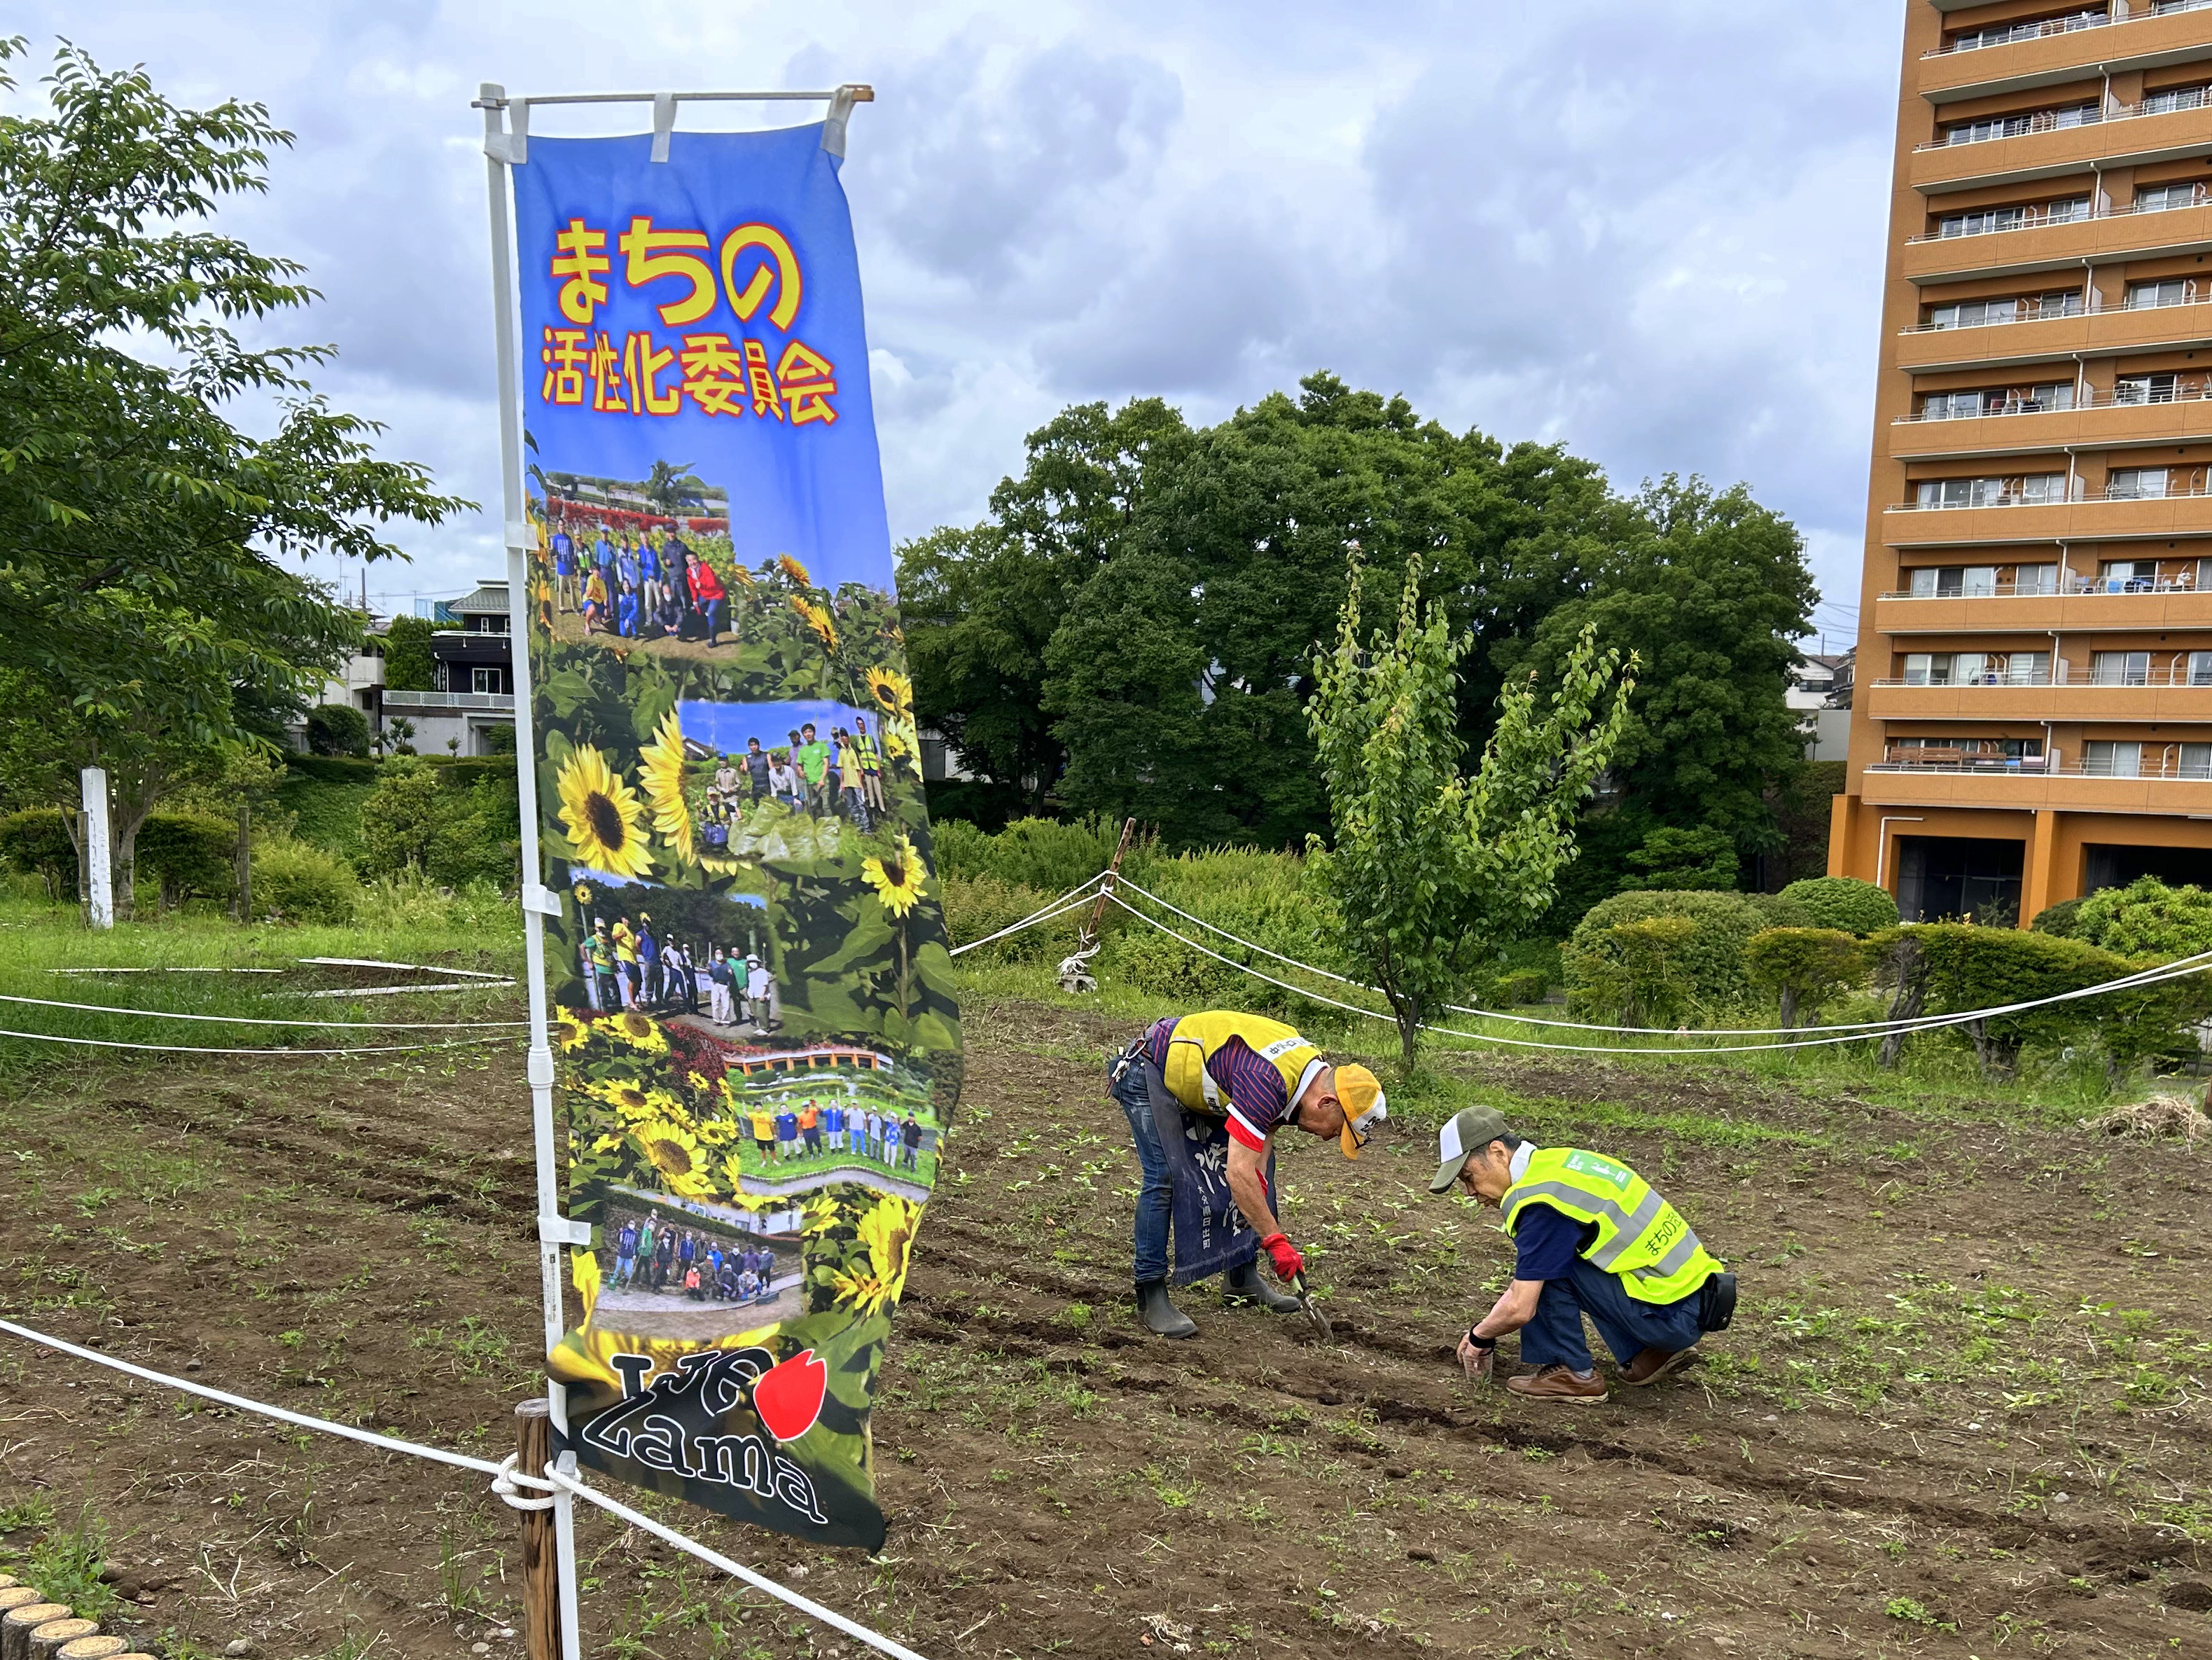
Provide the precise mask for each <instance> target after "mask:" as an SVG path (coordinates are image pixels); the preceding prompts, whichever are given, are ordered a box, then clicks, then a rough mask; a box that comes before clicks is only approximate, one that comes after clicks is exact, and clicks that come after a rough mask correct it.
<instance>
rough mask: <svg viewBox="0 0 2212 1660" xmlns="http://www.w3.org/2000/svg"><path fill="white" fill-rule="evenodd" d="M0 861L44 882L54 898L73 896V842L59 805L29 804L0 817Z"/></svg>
mask: <svg viewBox="0 0 2212 1660" xmlns="http://www.w3.org/2000/svg"><path fill="white" fill-rule="evenodd" d="M0 860H6V861H7V863H8V867H9V869H10V870H19V871H24V872H27V873H30V874H32V875H34V876H37V877H38V878H40V879H41V880H42V881H44V882H45V883H46V892H47V894H48V896H49V897H52V898H55V899H74V898H76V842H72V841H70V833H69V824H68V822H67V821H66V820H65V819H64V818H63V817H62V812H61V809H60V808H59V807H31V808H27V809H26V810H25V811H24V812H11V813H9V814H8V815H7V817H5V818H0Z"/></svg>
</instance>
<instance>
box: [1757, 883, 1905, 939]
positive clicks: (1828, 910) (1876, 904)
mask: <svg viewBox="0 0 2212 1660" xmlns="http://www.w3.org/2000/svg"><path fill="white" fill-rule="evenodd" d="M1782 897H1783V898H1784V899H1789V900H1794V901H1795V902H1796V903H1797V904H1799V905H1801V906H1802V907H1803V908H1804V909H1805V912H1806V914H1807V915H1808V916H1809V917H1810V918H1811V919H1812V921H1811V924H1810V925H1811V926H1812V927H1817V928H1841V929H1842V930H1843V931H1844V933H1856V934H1857V935H1859V936H1860V937H1862V938H1864V937H1865V936H1866V935H1868V934H1870V933H1880V932H1881V930H1882V929H1884V928H1893V927H1896V926H1897V901H1896V900H1894V899H1893V898H1892V897H1890V896H1889V893H1888V891H1887V890H1886V889H1883V888H1879V887H1876V886H1875V885H1874V884H1873V883H1871V882H1862V881H1861V880H1859V879H1858V878H1857V877H1856V876H1808V877H1807V878H1806V879H1804V880H1802V881H1801V882H1792V883H1791V884H1790V885H1789V886H1788V887H1786V888H1784V889H1783V890H1782Z"/></svg>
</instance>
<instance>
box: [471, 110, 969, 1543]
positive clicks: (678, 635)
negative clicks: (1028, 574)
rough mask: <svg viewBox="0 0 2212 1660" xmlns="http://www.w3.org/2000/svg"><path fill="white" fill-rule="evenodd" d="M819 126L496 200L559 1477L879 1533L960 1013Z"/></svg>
mask: <svg viewBox="0 0 2212 1660" xmlns="http://www.w3.org/2000/svg"><path fill="white" fill-rule="evenodd" d="M822 140H823V127H822V126H821V125H811V126H805V127H796V128H790V129H786V130H783V131H772V132H752V133H682V132H679V133H673V134H671V135H670V136H669V147H668V159H667V160H666V161H659V162H656V161H653V159H652V150H653V140H652V139H651V138H649V137H634V138H628V137H626V138H594V139H578V138H570V139H559V138H542V137H532V139H531V140H530V141H529V146H528V153H527V160H526V161H524V162H522V163H519V164H517V165H516V166H514V167H513V168H512V170H511V176H512V177H513V185H514V195H515V204H516V226H517V229H516V239H515V240H516V258H517V261H518V267H519V275H520V292H521V313H522V347H523V360H522V361H523V369H524V373H523V376H522V387H521V391H522V402H523V412H524V428H525V436H524V451H525V462H526V467H525V471H526V479H527V490H528V512H529V516H530V520H531V532H532V534H531V540H532V544H533V545H532V549H531V553H530V578H529V581H530V594H529V612H530V617H531V629H530V661H531V684H530V686H529V688H528V695H529V696H530V697H531V699H532V705H531V707H532V721H533V724H534V733H535V738H536V742H537V744H538V754H537V756H536V757H535V761H536V765H537V768H538V800H539V802H540V804H541V811H542V814H543V818H544V822H543V824H542V825H541V826H540V835H541V837H542V845H543V848H544V860H545V863H546V865H547V866H548V868H547V870H546V873H545V880H546V881H547V883H548V885H550V886H551V887H553V888H554V889H555V890H556V891H557V892H559V893H560V894H561V895H562V916H561V917H560V918H559V919H558V921H554V922H550V924H549V928H548V943H547V953H548V958H549V968H548V981H549V986H550V991H551V994H552V998H553V1002H554V1005H555V1010H554V1012H555V1021H556V1040H555V1050H556V1102H557V1104H558V1107H559V1110H560V1111H561V1112H562V1116H563V1118H564V1121H565V1126H566V1130H567V1135H568V1154H569V1171H570V1176H569V1189H568V1210H569V1213H570V1215H571V1216H572V1217H574V1218H576V1219H580V1220H583V1221H586V1222H589V1223H590V1224H591V1225H592V1244H591V1245H590V1247H588V1248H576V1249H574V1250H572V1253H571V1268H572V1277H573V1279H574V1283H575V1286H576V1290H577V1292H578V1293H579V1297H580V1306H581V1310H582V1317H581V1319H580V1323H577V1324H575V1325H574V1327H573V1328H572V1329H570V1330H569V1331H568V1334H567V1335H566V1336H565V1337H564V1339H563V1340H562V1342H561V1343H560V1344H559V1346H558V1347H556V1349H555V1350H554V1352H553V1353H552V1355H551V1356H550V1365H551V1367H552V1370H553V1372H554V1375H555V1376H556V1377H558V1378H560V1379H561V1380H562V1382H563V1383H565V1384H567V1386H568V1391H569V1395H568V1402H569V1439H568V1445H569V1446H570V1447H571V1448H573V1450H574V1451H575V1453H576V1455H577V1457H578V1460H579V1462H581V1463H582V1464H584V1465H586V1466H587V1467H589V1468H593V1469H597V1470H601V1471H605V1472H606V1473H608V1474H611V1475H617V1476H620V1477H623V1478H624V1479H627V1480H629V1481H635V1482H638V1483H641V1484H642V1485H644V1486H647V1487H653V1488H656V1489H658V1490H659V1491H662V1492H665V1493H671V1494H680V1495H681V1496H682V1497H684V1498H685V1499H690V1500H691V1501H693V1502H694V1503H697V1504H700V1505H706V1506H708V1508H710V1509H713V1510H715V1511H720V1512H722V1513H724V1514H726V1515H730V1516H735V1517H741V1518H744V1519H745V1520H749V1521H752V1522H757V1523H760V1524H761V1525H763V1526H765V1527H770V1528H774V1529H778V1530H780V1531H782V1532H786V1533H791V1534H796V1535H801V1536H803V1537H806V1538H811V1539H815V1540H818V1541H823V1542H827V1543H835V1544H851V1545H860V1546H863V1547H866V1548H869V1549H871V1550H873V1549H877V1548H880V1547H881V1545H882V1543H883V1540H884V1520H883V1516H882V1512H881V1511H880V1510H879V1509H878V1506H877V1503H876V1499H875V1492H874V1484H873V1479H872V1450H871V1443H870V1439H869V1417H870V1413H871V1410H872V1403H873V1399H874V1391H875V1382H876V1376H877V1372H878V1368H879V1366H880V1365H881V1362H882V1359H883V1353H884V1344H885V1342H886V1341H888V1338H889V1335H890V1319H891V1314H892V1310H894V1309H895V1308H896V1305H897V1303H898V1300H899V1297H900V1294H901V1292H902V1290H903V1288H904V1286H905V1283H906V1274H907V1264H908V1256H909V1254H910V1252H911V1250H912V1247H913V1242H914V1237H915V1230H916V1227H917V1226H918V1225H919V1222H920V1219H921V1212H922V1207H923V1206H924V1205H925V1203H926V1202H927V1200H928V1197H929V1194H930V1191H931V1189H932V1186H933V1183H934V1182H935V1179H936V1173H937V1169H938V1164H939V1159H941V1158H943V1157H944V1154H945V1142H946V1137H947V1136H948V1134H950V1132H951V1123H952V1116H953V1110H954V1108H955V1106H956V1105H957V1099H958V1093H959V1080H960V1037H959V1010H958V1006H957V1001H956V1000H955V997H954V990H953V976H952V961H951V956H950V955H949V953H948V952H947V949H946V946H945V928H944V923H943V919H942V915H941V913H940V910H939V903H938V890H937V882H936V879H935V877H934V875H933V872H932V870H931V866H930V862H929V822H928V815H927V810H926V807H925V805H924V800H923V794H922V784H921V745H920V741H919V738H918V735H917V733H916V732H915V721H914V707H913V690H912V686H911V684H910V683H909V681H908V678H907V673H906V665H905V661H904V655H903V649H902V645H901V635H900V634H899V629H898V617H897V611H896V601H895V597H894V595H893V593H892V580H891V560H890V536H889V532H888V529H887V526H886V522H885V519H884V498H883V478H882V469H881V465H880V462H879V459H878V453H877V448H876V433H875V420H874V413H873V410H872V407H871V404H870V401H869V393H868V362H867V339H866V330H865V326H864V324H863V319H862V315H861V307H860V271H859V264H858V261H857V259H856V258H855V256H854V247H853V232H852V222H851V217H850V215H849V213H848V209H847V206H846V202H845V196H844V191H843V189H842V185H840V184H839V182H838V177H837V173H838V161H837V160H836V157H834V156H832V155H830V154H829V152H827V151H826V150H824V149H823V147H822Z"/></svg>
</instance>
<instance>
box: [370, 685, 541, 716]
mask: <svg viewBox="0 0 2212 1660" xmlns="http://www.w3.org/2000/svg"><path fill="white" fill-rule="evenodd" d="M384 707H385V708H388V709H390V708H433V709H497V710H499V711H500V712H501V713H502V714H513V712H514V694H513V692H508V691H392V690H386V692H385V694H384Z"/></svg>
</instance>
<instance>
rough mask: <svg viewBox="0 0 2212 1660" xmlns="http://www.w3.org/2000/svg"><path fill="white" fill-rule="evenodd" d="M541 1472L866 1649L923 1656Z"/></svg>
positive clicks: (571, 1481)
mask: <svg viewBox="0 0 2212 1660" xmlns="http://www.w3.org/2000/svg"><path fill="white" fill-rule="evenodd" d="M564 1462H565V1459H564ZM545 1474H546V1475H547V1477H548V1478H549V1479H550V1481H552V1483H553V1485H554V1486H555V1487H559V1488H561V1489H562V1491H564V1492H567V1493H574V1494H575V1495H576V1497H577V1498H579V1499H583V1500H584V1501H585V1502H586V1504H592V1505H598V1506H599V1508H600V1509H601V1510H603V1511H606V1512H607V1514H608V1515H610V1516H618V1517H621V1518H622V1519H623V1521H625V1522H627V1523H629V1524H630V1526H632V1527H634V1528H642V1529H645V1531H646V1532H647V1533H649V1534H651V1535H653V1537H654V1538H656V1539H659V1540H663V1541H666V1542H667V1543H669V1544H671V1545H673V1546H675V1547H676V1548H677V1549H678V1550H680V1551H685V1552H688V1553H689V1554H691V1555H693V1556H696V1557H697V1558H698V1559H699V1560H701V1561H702V1562H705V1563H707V1564H708V1565H709V1566H714V1567H718V1568H720V1569H721V1571H722V1572H725V1573H726V1574H729V1575H731V1576H732V1577H733V1578H738V1579H742V1580H744V1582H745V1584H748V1585H750V1586H752V1587H753V1588H754V1589H755V1590H764V1591H766V1592H767V1593H768V1594H769V1596H773V1597H776V1598H778V1599H779V1600H780V1601H782V1602H788V1603H789V1604H790V1605H791V1606H792V1607H793V1608H797V1609H798V1610H799V1612H800V1613H801V1614H809V1615H811V1616H812V1617H813V1618H814V1619H817V1620H820V1621H822V1623H823V1625H825V1626H832V1627H836V1629H837V1630H839V1631H842V1632H843V1633H845V1635H846V1636H848V1637H850V1638H852V1639H854V1640H855V1641H858V1642H862V1643H866V1645H868V1646H869V1647H870V1648H872V1649H874V1650H876V1651H878V1652H879V1653H883V1654H888V1655H892V1656H895V1657H896V1660H924V1657H922V1656H921V1655H919V1654H916V1653H915V1651H913V1650H912V1649H910V1648H908V1647H907V1646H906V1645H905V1644H903V1643H900V1642H896V1641H894V1640H893V1639H890V1638H888V1637H886V1636H884V1634H883V1633H881V1632H875V1631H870V1630H869V1629H868V1628H867V1627H866V1626H863V1625H861V1624H860V1623H858V1622H857V1621H855V1620H848V1619H847V1618H846V1617H845V1616H844V1615H843V1614H839V1613H838V1612H837V1611H836V1609H834V1608H823V1606H822V1604H821V1603H819V1602H813V1601H811V1599H809V1598H807V1597H804V1596H800V1595H799V1593H798V1592H797V1591H795V1590H792V1589H791V1588H790V1587H789V1586H787V1585H781V1584H777V1583H776V1582H775V1580H773V1579H771V1578H769V1577H768V1576H767V1575H766V1574H763V1573H757V1572H754V1571H753V1570H752V1569H750V1568H749V1567H746V1566H744V1564H742V1563H738V1562H733V1561H732V1560H730V1559H729V1558H728V1557H726V1556H724V1555H723V1554H721V1553H720V1552H719V1551H714V1550H709V1549H708V1548H707V1547H706V1546H704V1545H702V1544H701V1543H700V1542H699V1541H697V1540H696V1539H687V1538H686V1537H684V1535H682V1534H680V1533H678V1532H677V1531H676V1529H673V1528H669V1527H663V1526H662V1525H661V1524H660V1523H658V1522H656V1521H654V1520H653V1518H652V1517H650V1516H647V1515H646V1514H645V1513H644V1512H643V1511H635V1510H632V1509H631V1508H630V1507H629V1505H625V1504H623V1503H621V1502H619V1501H618V1500H617V1499H611V1498H609V1497H608V1496H607V1495H606V1494H605V1493H601V1492H600V1491H599V1489H598V1488H597V1487H586V1485H585V1484H584V1483H583V1482H581V1481H578V1480H577V1479H576V1478H575V1477H574V1476H573V1475H568V1473H567V1472H566V1471H565V1470H562V1469H558V1468H550V1467H549V1468H547V1470H546V1472H545Z"/></svg>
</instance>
